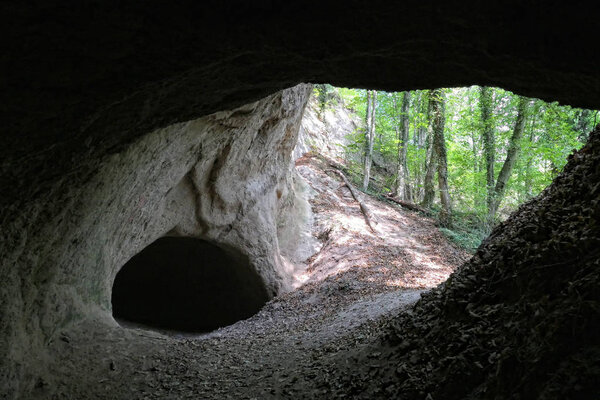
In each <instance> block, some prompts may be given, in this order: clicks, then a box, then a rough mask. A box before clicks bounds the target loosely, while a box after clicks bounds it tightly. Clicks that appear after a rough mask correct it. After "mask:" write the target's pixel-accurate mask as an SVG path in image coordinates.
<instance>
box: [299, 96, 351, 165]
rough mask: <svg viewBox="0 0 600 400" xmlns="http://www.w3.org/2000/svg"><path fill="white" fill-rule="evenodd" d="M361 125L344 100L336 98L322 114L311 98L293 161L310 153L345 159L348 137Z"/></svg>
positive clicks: (315, 100)
mask: <svg viewBox="0 0 600 400" xmlns="http://www.w3.org/2000/svg"><path fill="white" fill-rule="evenodd" d="M361 124H362V121H361V120H360V119H359V118H358V117H357V115H356V114H355V113H353V112H351V111H350V110H348V109H347V108H346V107H345V106H344V103H343V100H342V99H341V98H339V97H337V96H335V97H334V98H333V99H332V100H331V101H330V102H328V104H327V106H326V107H325V108H324V109H323V110H322V111H321V110H319V102H318V100H317V98H316V96H311V98H310V100H309V103H308V106H307V107H306V111H305V113H304V118H303V119H302V126H301V127H300V134H299V135H298V144H297V145H296V148H295V149H294V159H298V158H300V157H302V155H303V154H304V153H307V152H309V151H311V150H316V151H317V152H318V153H320V154H323V155H326V156H328V157H331V158H336V157H342V156H343V155H344V146H345V145H346V144H348V139H347V138H346V136H347V135H350V134H351V133H353V132H354V131H356V130H357V129H358V128H359V127H360V126H361Z"/></svg>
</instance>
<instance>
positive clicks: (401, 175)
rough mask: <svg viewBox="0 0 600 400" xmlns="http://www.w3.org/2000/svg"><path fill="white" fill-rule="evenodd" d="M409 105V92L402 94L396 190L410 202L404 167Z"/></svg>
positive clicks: (401, 197)
mask: <svg viewBox="0 0 600 400" xmlns="http://www.w3.org/2000/svg"><path fill="white" fill-rule="evenodd" d="M409 105H410V92H403V93H402V109H401V111H400V121H399V129H398V132H399V142H398V168H397V176H398V178H397V179H396V190H395V192H396V193H397V194H398V197H399V198H400V199H401V200H407V201H408V200H410V187H409V186H408V167H407V165H406V152H407V149H408V129H409V120H408V112H409Z"/></svg>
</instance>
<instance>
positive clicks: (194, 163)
mask: <svg viewBox="0 0 600 400" xmlns="http://www.w3.org/2000/svg"><path fill="white" fill-rule="evenodd" d="M310 90H311V88H310V86H308V85H299V86H296V87H295V88H292V89H288V90H284V91H282V92H279V93H277V94H274V95H271V96H269V97H267V98H265V99H263V100H260V101H258V102H255V103H252V104H248V105H246V106H243V107H240V108H237V109H235V110H232V111H225V112H219V113H216V114H212V115H209V116H206V117H203V118H201V119H197V120H194V121H190V122H185V123H179V124H175V125H172V126H169V127H167V128H164V129H159V130H156V131H154V132H151V133H149V134H147V135H146V136H144V137H143V138H141V139H139V140H137V141H135V142H133V143H131V144H130V145H129V146H128V147H127V148H126V149H125V150H124V151H121V152H118V153H116V154H113V155H111V156H109V157H107V158H106V159H105V160H103V162H102V163H101V165H100V166H99V167H98V169H97V170H96V171H95V173H94V174H93V175H92V176H90V177H89V178H88V179H86V180H84V181H82V180H80V179H77V178H78V177H72V176H66V177H65V178H64V179H63V180H61V181H59V182H58V183H57V185H56V186H55V187H54V188H53V190H54V191H55V194H56V196H55V197H47V198H44V199H39V201H37V202H34V203H32V204H31V205H30V208H29V212H30V215H28V216H27V217H29V218H28V219H25V218H23V219H19V220H16V221H12V223H11V224H10V225H7V228H8V229H7V230H5V231H4V232H3V236H4V238H6V239H7V240H5V241H3V242H2V243H3V247H2V255H3V260H2V275H1V276H2V279H3V284H2V292H1V297H0V307H1V308H0V315H1V317H0V318H1V322H2V324H1V327H2V332H1V333H0V340H2V342H0V343H1V345H2V347H1V348H2V350H3V352H2V354H6V357H2V361H1V363H2V368H1V371H2V376H1V377H0V381H1V382H2V386H3V391H4V390H5V389H9V390H10V389H11V387H12V389H14V390H17V389H18V385H19V384H20V382H22V379H23V378H24V377H25V378H26V377H27V376H29V375H31V374H33V375H35V373H34V372H33V371H35V370H36V369H39V368H41V369H43V368H44V362H43V359H44V357H43V348H44V345H45V344H46V343H49V342H50V341H52V340H55V339H56V337H55V334H56V332H58V331H59V330H61V329H62V328H64V327H65V326H66V325H68V324H71V323H73V322H76V321H78V320H81V319H83V318H86V319H95V320H97V321H98V322H99V323H106V324H114V323H115V322H114V320H113V319H112V316H111V304H110V299H111V287H112V283H113V280H114V278H115V275H116V274H117V272H118V271H119V269H120V268H121V267H122V266H123V265H124V264H125V262H126V261H127V260H129V259H130V258H131V257H132V256H134V255H135V254H136V253H138V252H140V251H141V250H142V249H144V248H145V247H146V246H148V245H149V244H150V243H152V242H154V241H155V240H156V239H158V238H160V237H162V236H165V235H169V236H189V237H197V238H201V239H204V240H207V241H209V242H213V243H216V244H218V245H219V246H220V247H222V248H225V249H227V248H231V249H234V250H235V251H236V252H237V253H241V254H243V255H244V256H245V257H247V258H248V260H249V262H250V264H251V265H252V267H253V268H254V269H255V270H256V271H257V272H258V274H259V275H260V277H261V278H262V280H263V282H264V285H265V287H266V290H267V291H268V293H269V295H270V296H273V295H275V294H277V293H279V292H281V291H283V290H286V289H287V288H289V286H290V283H291V271H290V270H289V268H288V267H286V265H288V263H286V262H285V261H284V260H282V258H281V257H280V254H279V247H278V237H277V225H276V220H277V218H278V214H279V213H281V212H285V207H288V206H289V204H287V203H285V202H284V201H283V199H284V197H283V196H282V191H283V190H284V189H285V188H286V187H287V186H288V183H287V182H286V180H287V179H288V178H289V172H288V171H289V167H290V160H291V153H292V149H293V147H294V145H295V142H296V137H297V134H298V130H299V126H300V120H301V116H302V112H303V110H304V106H305V103H306V101H307V99H308V95H309V93H310ZM72 174H75V175H76V174H77V171H72ZM61 183H63V185H61ZM69 184H70V185H69ZM287 240H288V241H290V240H289V238H287ZM4 351H6V352H4ZM30 378H31V377H30ZM24 381H25V382H30V383H31V382H32V380H31V379H25V380H24ZM5 385H6V386H5Z"/></svg>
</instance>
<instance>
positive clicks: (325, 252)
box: [33, 156, 469, 399]
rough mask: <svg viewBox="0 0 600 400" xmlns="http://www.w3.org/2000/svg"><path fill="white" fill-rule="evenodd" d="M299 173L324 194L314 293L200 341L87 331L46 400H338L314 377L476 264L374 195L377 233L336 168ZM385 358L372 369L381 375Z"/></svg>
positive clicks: (311, 159)
mask: <svg viewBox="0 0 600 400" xmlns="http://www.w3.org/2000/svg"><path fill="white" fill-rule="evenodd" d="M296 165H297V171H298V173H299V174H300V175H301V176H302V177H303V179H305V181H306V182H307V183H308V184H309V185H310V187H311V188H312V189H311V192H312V198H311V200H310V203H311V206H312V209H313V213H314V216H315V221H314V229H313V234H314V236H315V237H316V238H317V239H318V240H319V242H320V250H319V251H318V252H317V253H316V254H314V255H313V256H312V257H311V258H310V259H309V260H308V262H307V268H306V270H305V271H304V272H303V273H302V276H301V277H300V278H301V280H302V281H304V282H305V283H304V284H302V285H301V286H300V287H299V288H297V289H295V290H294V291H292V292H289V293H286V294H283V295H280V296H278V297H277V298H275V299H273V300H272V301H270V302H269V303H267V304H266V306H265V307H264V308H263V309H262V310H261V311H260V312H259V313H258V314H256V315H255V316H253V317H251V318H249V319H247V320H245V321H240V322H238V323H236V324H234V325H231V326H228V327H225V328H221V329H219V330H217V331H214V332H212V333H209V334H204V335H197V336H193V337H191V336H189V335H170V336H167V335H162V334H160V333H157V332H153V331H148V330H143V329H123V328H120V327H114V328H111V327H108V326H105V325H103V327H102V328H101V329H99V328H98V325H97V324H92V323H81V324H79V325H77V326H76V327H75V328H73V329H71V330H70V331H66V332H65V333H63V334H62V335H60V340H56V341H55V342H54V343H53V344H52V345H51V346H50V349H51V352H52V353H53V354H51V356H52V357H55V359H56V360H58V361H57V362H56V363H55V364H54V369H53V371H49V372H50V373H49V375H48V377H47V378H40V382H38V383H39V384H38V385H37V387H36V389H35V390H36V393H34V394H33V395H34V397H37V398H56V399H63V398H78V399H84V398H95V399H142V398H143V399H188V398H189V399H253V398H254V399H265V398H314V397H315V396H316V397H317V398H319V397H320V398H329V397H328V396H327V394H326V391H325V390H324V391H323V392H321V391H320V390H319V388H318V387H315V384H314V382H315V379H314V378H316V377H317V376H319V377H322V376H326V374H324V373H323V372H325V371H324V369H331V368H335V367H336V366H335V364H332V360H334V359H335V360H340V359H342V360H343V359H344V357H343V354H344V353H346V352H348V351H349V350H350V349H355V348H356V347H357V346H358V347H360V346H361V344H366V343H367V342H369V340H370V339H372V338H373V337H374V336H376V335H377V333H378V332H380V329H381V326H382V325H383V324H384V322H385V320H386V317H388V318H389V317H390V316H391V315H397V314H398V313H400V312H410V306H411V305H412V304H414V303H415V302H416V301H417V300H418V299H419V298H420V293H421V292H422V291H424V290H426V289H428V288H431V287H433V286H436V285H438V284H439V283H441V282H443V281H444V280H446V279H447V277H448V276H449V274H450V273H452V271H453V270H454V269H455V268H456V267H457V266H459V265H460V264H462V263H463V262H464V261H465V260H466V259H467V258H468V257H469V255H468V254H467V253H465V252H464V251H462V250H460V249H458V248H457V247H456V246H454V245H452V244H451V243H449V242H448V240H447V239H446V238H445V237H444V236H443V235H442V234H441V233H440V232H439V230H438V229H437V227H436V225H435V222H434V221H433V220H431V219H429V218H426V217H423V216H422V215H420V214H418V213H414V212H411V211H406V210H403V209H401V208H399V207H398V206H395V205H391V204H388V203H384V202H381V201H379V200H376V199H374V198H372V197H369V196H366V195H364V194H363V197H364V202H365V204H366V205H367V207H369V209H370V210H371V211H372V213H373V216H374V221H373V222H374V223H373V227H374V231H371V230H370V229H369V228H368V226H367V224H366V223H365V219H364V217H363V214H362V213H361V211H360V207H359V205H358V203H357V202H356V201H355V200H354V198H353V197H352V195H351V193H350V191H349V190H348V189H347V188H346V187H345V186H344V185H343V182H342V181H341V179H340V177H339V176H338V175H336V174H335V173H333V172H332V171H331V170H330V169H331V167H330V166H329V164H328V163H326V162H325V161H323V160H322V159H321V158H318V157H315V156H305V157H302V158H300V159H299V160H298V161H297V163H296ZM373 358H374V363H373V365H372V366H366V367H368V368H377V367H378V366H377V365H376V358H377V354H374V355H373Z"/></svg>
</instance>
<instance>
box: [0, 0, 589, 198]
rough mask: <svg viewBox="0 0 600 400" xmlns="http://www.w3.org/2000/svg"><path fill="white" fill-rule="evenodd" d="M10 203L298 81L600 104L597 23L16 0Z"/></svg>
mask: <svg viewBox="0 0 600 400" xmlns="http://www.w3.org/2000/svg"><path fill="white" fill-rule="evenodd" d="M1 7H2V15H3V20H4V21H3V23H2V25H3V29H2V31H3V35H2V36H3V42H4V45H3V52H2V53H3V56H2V64H3V70H4V71H5V72H4V73H3V76H2V79H1V80H0V88H1V89H0V93H1V94H0V96H2V100H1V101H2V104H3V107H2V109H1V111H0V113H1V117H2V137H3V145H2V146H0V160H2V162H1V163H0V165H1V167H0V168H1V171H2V172H1V173H0V184H1V185H2V187H3V196H2V204H4V205H6V204H10V203H13V204H14V203H15V202H20V201H26V200H27V199H30V198H33V197H35V196H39V195H41V193H43V192H44V187H45V185H46V183H47V182H51V181H55V180H56V179H58V177H59V176H62V175H65V174H69V173H72V172H73V171H74V170H81V171H82V172H81V173H82V174H85V171H86V170H90V169H93V168H94V165H95V164H94V163H95V162H97V161H98V160H99V159H101V158H102V157H103V156H105V155H106V154H109V153H114V152H116V151H118V150H119V149H120V148H122V146H123V145H125V144H127V143H129V142H131V141H132V140H134V139H136V138H137V137H139V136H140V135H143V134H145V133H147V132H149V131H151V130H153V129H156V128H160V127H164V126H168V125H170V124H173V123H175V122H180V121H186V120H190V119H193V118H196V117H199V116H201V115H206V114H209V113H212V112H214V111H217V110H223V109H231V108H233V107H236V106H239V105H241V104H244V103H248V102H251V101H254V100H257V99H259V98H262V97H264V96H266V95H268V94H270V93H273V92H275V91H277V90H280V89H282V88H285V87H290V86H293V85H294V84H296V83H299V82H329V83H332V84H335V85H339V86H353V87H370V88H377V89H387V90H403V89H416V88H434V87H440V86H446V87H448V86H463V85H470V84H482V85H494V86H500V87H503V88H506V89H509V90H512V91H515V92H517V93H519V94H523V95H527V96H534V97H539V98H542V99H545V100H558V101H560V102H562V103H567V104H571V105H576V106H581V107H588V108H599V107H600V74H599V73H598V66H597V65H598V61H600V52H598V51H597V49H596V45H597V23H596V21H595V19H594V18H595V17H594V15H593V13H590V12H589V10H588V11H586V10H582V9H581V8H579V7H575V6H572V5H571V4H567V3H566V2H551V3H545V2H521V1H505V2H498V3H494V4H493V5H492V4H487V3H486V4H485V5H482V3H481V2H475V1H462V2H423V1H403V2H389V1H369V2H364V1H344V2H339V1H321V2H318V3H315V2H309V1H285V2H275V1H253V2H242V1H202V2H198V1H188V0H183V1H177V2H160V1H147V2H135V1H125V2H97V1H83V2H77V3H73V2H67V1H57V0H55V1H44V2H35V3H29V2H26V3H18V2H14V3H12V4H10V3H9V4H7V3H4V4H3V5H2V6H1Z"/></svg>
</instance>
